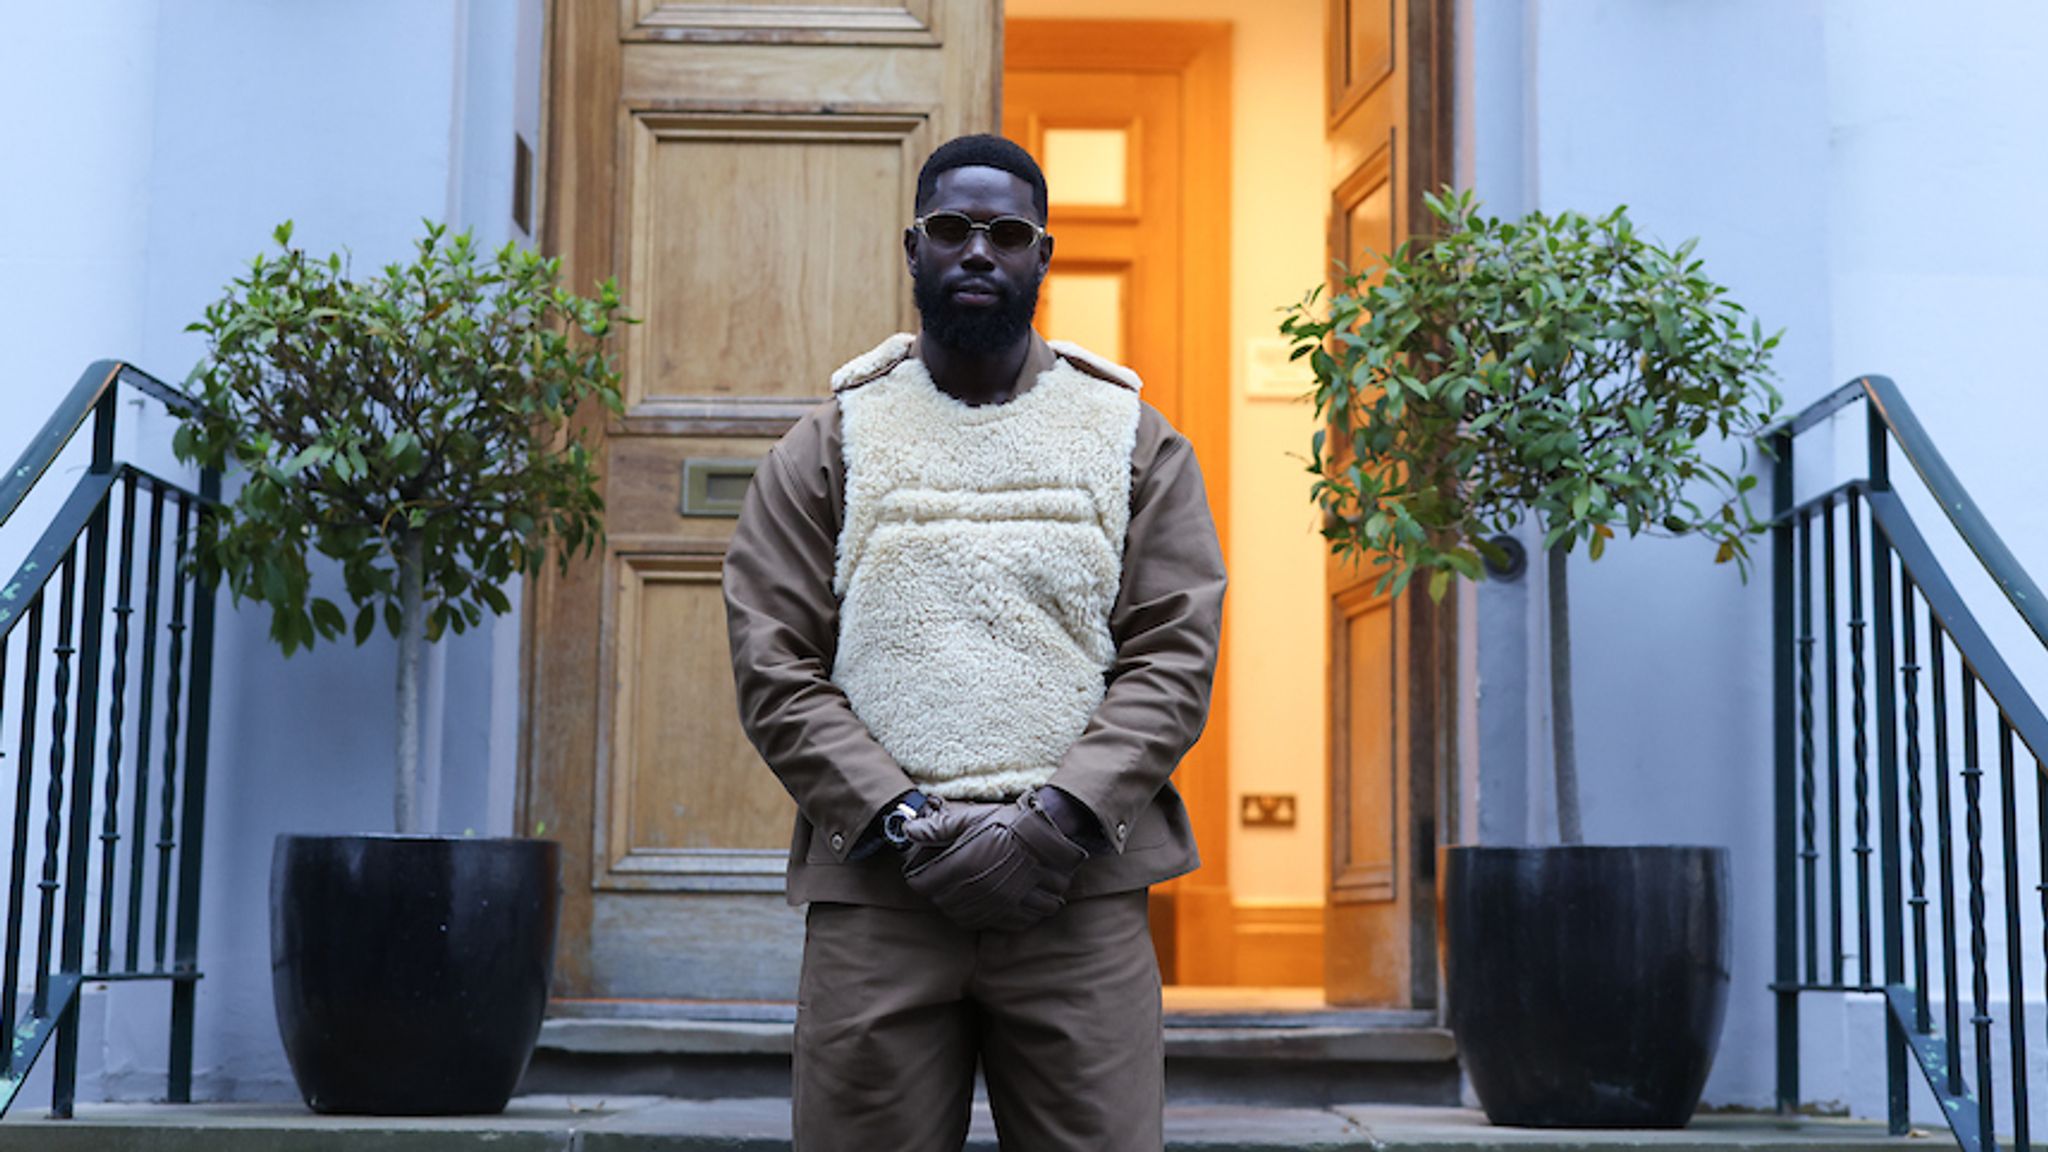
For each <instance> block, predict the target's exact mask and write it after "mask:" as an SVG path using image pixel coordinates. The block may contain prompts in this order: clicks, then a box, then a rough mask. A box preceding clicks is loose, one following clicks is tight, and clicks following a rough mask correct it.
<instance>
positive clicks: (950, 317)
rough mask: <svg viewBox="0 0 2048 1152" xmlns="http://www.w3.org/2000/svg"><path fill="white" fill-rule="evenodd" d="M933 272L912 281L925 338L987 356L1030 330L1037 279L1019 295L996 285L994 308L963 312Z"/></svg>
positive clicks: (966, 309) (1035, 307) (968, 352)
mask: <svg viewBox="0 0 2048 1152" xmlns="http://www.w3.org/2000/svg"><path fill="white" fill-rule="evenodd" d="M939 279H940V278H939V275H938V273H937V271H936V270H933V271H931V272H925V271H920V272H919V273H918V274H917V275H916V276H915V277H914V278H913V279H912V281H911V294H912V296H913V297H914V298H915V299H916V301H917V312H918V315H919V316H920V317H922V318H923V320H924V334H925V336H927V337H929V338H930V339H931V340H933V341H935V342H936V343H938V344H940V345H943V346H944V347H946V348H947V349H949V350H951V351H954V352H963V353H966V354H967V355H970V356H987V355H991V354H993V353H996V352H1001V351H1003V350H1004V349H1006V348H1009V347H1011V346H1013V345H1015V344H1016V343H1017V341H1019V340H1021V339H1023V338H1024V334H1025V333H1026V332H1029V331H1030V330H1031V318H1032V316H1034V315H1036V314H1037V312H1038V279H1037V278H1036V277H1034V278H1033V279H1032V280H1031V282H1030V283H1029V284H1026V285H1024V288H1023V290H1022V291H1012V290H1011V289H1009V288H1007V287H1004V286H1001V285H998V286H997V288H996V291H997V293H998V295H997V299H996V306H995V307H993V308H962V307H960V306H958V305H956V304H954V303H953V301H952V299H951V298H950V297H948V296H947V295H946V291H945V289H944V288H943V287H942V286H941V285H940V283H939Z"/></svg>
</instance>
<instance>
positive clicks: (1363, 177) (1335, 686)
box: [1323, 0, 1455, 1008]
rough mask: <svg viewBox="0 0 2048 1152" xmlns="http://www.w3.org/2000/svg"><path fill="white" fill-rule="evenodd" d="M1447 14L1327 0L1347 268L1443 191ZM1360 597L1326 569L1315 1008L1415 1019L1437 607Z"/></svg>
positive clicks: (1430, 872)
mask: <svg viewBox="0 0 2048 1152" xmlns="http://www.w3.org/2000/svg"><path fill="white" fill-rule="evenodd" d="M1451 7H1452V6H1451V5H1447V4H1442V3H1438V2H1437V0H1329V7H1328V14H1329V15H1328V24H1327V33H1328V53H1329V55H1328V75H1329V105H1328V110H1329V127H1328V132H1329V140H1330V146H1331V147H1330V152H1331V159H1332V163H1331V198H1330V232H1329V236H1330V240H1329V252H1330V256H1331V258H1332V259H1334V260H1339V261H1342V262H1343V264H1344V265H1345V266H1346V267H1348V268H1365V267H1369V266H1370V265H1371V264H1372V263H1373V262H1374V256H1375V254H1376V253H1384V252H1388V251H1391V250H1392V249H1393V247H1394V246H1395V245H1396V244H1398V243H1400V242H1401V241H1402V240H1404V239H1406V238H1407V237H1408V236H1409V235H1411V234H1412V233H1413V232H1414V230H1416V229H1418V228H1421V227H1424V226H1425V225H1426V221H1427V220H1428V216H1427V213H1426V211H1425V210H1424V208H1423V206H1422V194H1423V193H1424V192H1425V191H1429V190H1432V189H1434V188H1435V187H1437V186H1438V185H1440V184H1442V183H1445V182H1446V181H1448V180H1449V179H1450V176H1451V171H1452V169H1451V159H1452V156H1451V138H1450V125H1451V123H1452V121H1451V118H1450V107H1449V99H1448V96H1449V93H1450V91H1451V66H1452V59H1453V58H1452V45H1453V43H1454V42H1453V40H1452V38H1451V29H1450V27H1449V16H1450V10H1451ZM1375 583H1376V570H1372V569H1369V568H1367V567H1364V566H1361V565H1358V564H1356V563H1354V562H1350V561H1343V560H1339V559H1337V558H1335V557H1332V558H1331V561H1330V563H1329V567H1328V578H1327V585H1326V586H1327V589H1328V594H1329V621H1330V798H1331V804H1330V883H1329V894H1328V906H1327V910H1326V912H1325V920H1324V936H1323V940H1324V981H1325V995H1326V996H1327V998H1328V999H1329V1001H1330V1002H1331V1003H1333V1004H1347V1005H1376V1006H1386V1007H1418V1008H1419V1007H1429V1006H1433V1005H1434V1004H1435V1003H1436V988H1437V969H1436V899H1435V885H1436V845H1437V835H1436V820H1437V813H1438V811H1439V808H1440V805H1439V803H1438V795H1437V790H1438V788H1439V786H1440V783H1441V782H1442V781H1445V780H1448V779H1450V778H1451V773H1450V771H1449V765H1448V764H1447V763H1446V760H1447V758H1448V756H1449V754H1450V750H1451V748H1452V747H1453V745H1452V743H1451V735H1452V734H1451V733H1450V731H1449V730H1448V728H1449V725H1450V723H1451V721H1452V716H1453V715H1454V713H1452V712H1450V711H1447V710H1446V709H1445V707H1444V702H1445V700H1446V699H1447V691H1446V686H1447V684H1448V683H1449V682H1450V680H1451V669H1450V666H1449V661H1450V659H1451V656H1452V653H1453V652H1454V651H1455V648H1454V646H1453V645H1451V644H1450V643H1449V642H1448V641H1447V640H1446V639H1445V636H1446V633H1447V630H1448V629H1451V628H1453V623H1452V621H1451V619H1450V608H1451V606H1452V602H1451V601H1449V600H1446V601H1445V603H1444V604H1443V605H1440V606H1439V605H1432V604H1430V603H1429V600H1428V597H1427V596H1424V595H1420V594H1404V595H1402V596H1401V597H1399V598H1394V597H1388V596H1382V595H1378V594H1376V593H1375V591H1374V585H1375Z"/></svg>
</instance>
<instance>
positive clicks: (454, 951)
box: [175, 223, 623, 1114]
mask: <svg viewBox="0 0 2048 1152" xmlns="http://www.w3.org/2000/svg"><path fill="white" fill-rule="evenodd" d="M275 239H276V242H277V244H278V246H279V248H280V249H282V251H281V253H279V254H277V255H275V256H273V257H270V258H266V257H262V256H259V257H257V259H256V260H255V261H254V262H253V263H252V264H251V266H250V268H249V271H248V273H247V275H245V276H243V277H241V278H239V279H237V280H235V281H233V283H232V284H231V285H230V286H229V287H228V289H227V291H226V293H225V295H223V296H222V298H221V299H220V300H218V301H217V302H216V303H214V304H212V305H211V306H209V307H208V308H207V309H206V312H205V316H204V318H203V319H202V320H200V321H199V322H197V323H195V324H193V325H191V327H190V330H191V331H196V332H199V333H201V334H203V335H204V336H205V338H206V341H207V345H208V352H207V356H206V358H205V359H204V360H203V361H202V362H201V363H200V364H199V366H198V367H197V368H195V369H194V371H193V377H192V383H193V386H194V390H195V391H196V393H197V396H196V399H197V400H198V401H199V407H198V409H197V410H196V411H195V412H194V413H192V414H191V415H189V416H187V417H185V418H184V419H183V420H182V421H181V423H180V426H179V428H178V430H177V434H176V439H175V447H176V450H177V452H178V454H179V456H180V457H181V458H182V459H184V460H187V461H190V462H193V463H197V464H200V465H203V466H206V467H211V468H219V469H222V470H224V471H226V470H230V469H235V470H237V471H239V474H240V475H241V476H242V479H243V482H242V484H241V486H240V489H239V490H238V491H237V492H236V493H235V495H234V496H233V498H232V499H231V500H229V501H228V502H227V503H226V505H225V506H224V507H223V508H222V509H221V510H220V515H219V516H218V517H215V518H209V519H206V520H204V521H202V525H203V528H202V534H201V538H200V540H199V542H198V544H197V545H196V547H195V554H194V560H195V562H196V564H197V567H198V570H199V572H200V574H201V575H202V577H203V578H205V579H207V580H208V581H212V582H218V581H222V580H224V581H226V583H227V585H228V587H229V588H230V589H231V590H232V592H233V594H234V596H235V597H236V599H237V600H241V599H248V600H252V601H257V602H260V603H263V604H265V605H267V606H268V607H269V609H270V635H271V638H272V639H273V640H275V641H276V642H277V644H278V646H279V647H280V648H282V649H283V651H284V652H285V654H286V655H287V656H289V655H290V654H291V653H293V652H296V651H298V650H299V649H302V648H311V647H312V646H313V645H314V644H315V643H316V642H317V641H321V640H335V639H337V638H339V637H342V636H345V635H352V636H353V637H354V639H355V641H356V643H357V644H359V645H360V644H362V643H364V642H365V641H367V640H368V639H369V638H370V636H371V635H372V634H374V633H375V632H376V631H377V629H378V628H379V627H380V626H381V627H383V628H384V629H385V630H387V631H388V632H389V633H390V634H392V635H393V636H395V637H396V638H397V640H398V670H397V697H396V707H397V725H396V730H397V740H396V747H395V748H394V750H393V762H394V765H395V768H396V775H395V787H394V789H393V795H394V812H393V827H394V829H395V831H396V832H397V835H395V836H390V835H383V836H293V835H286V836H280V837H279V838H278V841H277V845H276V849H275V852H274V855H273V859H272V869H271V954H272V968H273V983H274V989H275V995H276V1001H277V1012H278V1024H279V1028H280V1030H281V1031H282V1033H283V1038H284V1044H285V1051H286V1054H287V1055H288V1057H289V1058H290V1061H291V1066H292V1071H293V1075H294V1077H295V1078H296V1079H297V1081H298V1084H299V1088H300V1091H301V1093H302V1094H303V1095H304V1097H305V1099H306V1102H307V1104H308V1105H309V1106H311V1107H312V1108H314V1109H315V1110H316V1111H322V1112H368V1113H380V1114H452V1113H465V1112H468V1113H478V1112H497V1111H500V1110H502V1109H503V1108H504V1106H505V1103H506V1100H507V1099H508V1098H509V1096H510V1095H511V1092H512V1090H513V1088H514V1086H515V1085H516V1084H517V1082H518V1079H519V1076H520V1074H521V1073H522V1072H523V1071H524V1069H525V1066H526V1061H527V1059H528V1057H529V1056H530V1055H531V1053H532V1049H533V1044H534V1041H535V1039H536V1037H537V1036H538V1033H539V1028H540V1021H541V1014H542V1011H543V1009H544V1008H545V1005H546V1000H547V987H548V980H549V976H550V969H551V965H552V959H553V956H554V930H555V920H556V915H557V909H558V903H559V895H560V892H559V889H560V878H559V848H558V846H557V845H556V844H555V843H554V842H552V841H545V840H538V839H535V840H527V839H518V838H512V839H489V838H474V837H462V838H449V837H436V836H426V835H421V834H420V833H422V832H423V831H426V830H425V829H423V828H422V827H421V819H420V804H419V795H420V784H419V775H420V773H419V766H420V749H419V713H420V689H421V683H420V666H421V658H422V653H423V649H424V646H425V645H426V644H429V643H432V642H434V641H436V640H437V639H439V638H440V637H442V636H444V635H446V634H448V633H449V632H457V633H460V632H462V631H464V630H466V629H468V628H470V627H474V626H476V625H478V624H480V623H481V622H482V621H483V619H484V615H485V613H487V612H488V613H492V614H496V613H502V612H504V611H506V610H507V609H508V608H509V607H510V604H509V603H508V601H507V598H506V596H505V594H504V592H503V591H502V590H501V585H502V584H504V583H505V582H506V581H508V580H510V579H512V578H513V577H515V576H517V575H519V574H522V573H531V572H534V571H537V570H538V569H539V567H540V565H541V564H542V563H543V561H544V558H545V557H546V555H547V554H548V551H549V550H550V548H551V547H556V546H558V547H559V552H560V558H561V561H562V563H563V564H565V565H566V564H567V563H568V561H569V558H570V556H571V554H573V553H575V552H577V551H578V550H582V551H583V552H586V553H587V552H588V551H589V550H590V549H591V547H592V546H593V544H594V543H595V541H596V540H597V539H598V537H599V535H600V534H601V532H602V519H601V517H602V508H603V504H602V499H601V497H600V494H599V489H598V484H597V476H596V472H595V469H594V467H593V462H592V460H591V458H590V456H589V455H588V453H587V452H586V450H585V448H584V446H583V445H582V443H581V442H580V441H579V439H578V437H577V436H576V434H575V432H574V431H573V428H572V426H571V423H570V422H571V420H572V418H573V417H574V415H575V413H576V412H577V410H578V408H579V406H581V405H582V404H584V403H585V402H588V401H596V402H598V403H601V404H603V405H605V406H606V407H608V408H610V409H612V410H615V411H616V410H617V409H618V408H619V406H620V401H619V394H618V375H617V373H616V371H615V370H614V368H613V366H612V363H611V361H610V360H609V359H608V358H607V356H606V354H605V351H604V349H605V346H606V340H607V337H608V336H609V334H610V333H611V331H612V327H613V325H614V324H615V323H617V322H620V321H621V320H622V319H623V317H622V316H621V315H620V312H619V307H620V305H619V300H618V296H617V292H616V290H615V288H614V286H613V285H612V284H611V283H609V282H607V283H605V284H603V285H600V287H599V289H598V293H597V295H596V297H595V298H584V297H580V296H577V295H575V294H573V293H571V292H568V291H566V290H564V289H563V288H561V287H559V286H558V283H557V281H558V277H559V266H558V264H557V262H556V261H553V260H547V259H543V258H541V257H540V256H539V255H537V254H534V253H532V252H528V251H524V250H521V249H519V248H517V247H514V246H511V245H507V246H506V247H505V248H503V249H501V250H499V251H498V252H497V253H496V254H495V255H493V256H489V257H485V256H482V255H480V254H479V253H478V251H477V250H476V248H475V246H474V245H473V244H472V242H471V240H470V238H469V236H468V235H466V234H464V235H455V236H450V235H449V234H448V232H447V230H446V229H445V228H443V227H440V226H436V225H433V224H431V223H429V224H428V225H427V230H426V235H425V236H424V237H423V238H421V239H420V240H419V241H418V242H417V243H416V246H415V252H414V257H413V259H412V260H411V261H410V262H408V263H395V264H392V265H390V266H388V267H386V268H384V269H383V271H382V274H381V275H378V276H374V277H371V278H368V279H364V280H357V279H354V278H352V276H351V275H350V272H349V269H348V267H347V265H346V264H345V262H344V261H343V260H342V259H341V258H340V257H339V256H329V257H326V258H324V259H322V258H316V257H311V256H308V255H307V254H306V253H305V252H304V251H302V250H300V249H297V248H294V247H293V246H292V243H291V240H292V229H291V225H290V224H289V223H287V224H285V225H283V226H281V227H279V228H278V229H277V232H276V236H275ZM315 552H317V553H319V554H320V555H323V556H326V557H328V558H329V559H330V560H331V561H334V562H338V564H339V568H340V574H341V583H342V585H343V591H344V593H345V598H346V600H347V601H348V602H349V603H350V604H351V605H352V606H353V610H354V611H353V618H352V619H351V617H350V616H349V615H348V614H345V613H344V611H343V610H342V608H341V606H340V605H338V604H337V603H335V602H334V600H331V599H329V598H327V596H325V595H322V594H321V593H320V591H319V590H318V589H316V587H315V580H314V573H313V570H312V566H311V563H310V561H311V557H312V554H313V553H315Z"/></svg>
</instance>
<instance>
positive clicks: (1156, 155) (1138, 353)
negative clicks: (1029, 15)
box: [1003, 20, 1233, 984]
mask: <svg viewBox="0 0 2048 1152" xmlns="http://www.w3.org/2000/svg"><path fill="white" fill-rule="evenodd" d="M1005 53H1006V57H1005V61H1004V73H1003V134H1004V135H1006V136H1008V137H1010V138H1011V139H1012V140H1015V141H1017V142H1018V143H1020V144H1022V145H1024V147H1025V148H1027V149H1029V150H1030V151H1031V153H1032V155H1034V156H1036V157H1037V158H1038V160H1039V163H1040V164H1041V165H1042V166H1043V167H1044V168H1045V171H1046V179H1047V183H1048V184H1049V185H1050V191H1051V197H1050V199H1051V215H1050V219H1049V221H1048V225H1049V228H1050V230H1051V232H1052V234H1053V236H1054V243H1055V247H1054V249H1053V261H1052V270H1051V271H1050V272H1049V273H1048V274H1047V276H1046V279H1045V284H1044V286H1043V287H1042V288H1041V290H1040V295H1039V311H1038V326H1039V329H1040V331H1042V332H1044V333H1045V335H1046V336H1048V337H1050V338H1052V339H1056V340H1072V341H1074V342H1075V343H1077V344H1080V345H1081V346H1082V347H1085V348H1088V349H1089V350H1091V351H1094V352H1098V353H1101V354H1102V355H1104V356H1107V357H1109V358H1110V359H1112V360H1116V361H1119V362H1121V363H1124V364H1128V365H1129V366H1130V367H1131V368H1133V369H1135V370H1136V371H1137V373H1138V375H1139V376H1140V377H1142V378H1143V379H1144V381H1145V400H1146V402H1147V403H1149V404H1151V405H1152V406H1153V407H1155V408H1157V409H1159V411H1160V412H1161V414H1163V415H1164V416H1165V417H1166V418H1167V419H1168V420H1169V421H1171V422H1172V423H1173V425H1174V426H1175V427H1176V428H1179V429H1180V430H1181V431H1182V432H1183V433H1184V434H1185V435H1186V436H1187V437H1188V439H1189V441H1190V442H1191V443H1193V444H1194V446H1195V453H1196V456H1197V457H1198V458H1199V459H1200V460H1201V463H1202V472H1203V477H1204V479H1205V480H1206V482H1207V484H1208V488H1209V500H1210V510H1211V514H1212V515H1213V516H1214V517H1215V519H1216V527H1217V531H1218V532H1219V534H1222V535H1223V536H1224V540H1225V543H1226V546H1227V544H1228V528H1229V521H1228V518H1227V515H1226V513H1227V511H1228V505H1229V500H1228V495H1229V477H1230V471H1229V460H1230V438H1229V432H1230V394H1229V388H1230V370H1229V359H1228V356H1229V343H1228V341H1229V320H1228V309H1229V302H1230V275H1229V269H1228V258H1229V235H1230V232H1229V227H1230V222H1229V202H1228V188H1229V181H1230V143H1229V123H1230V28H1229V26H1228V25H1225V24H1212V23H1192V22H1187V23H1183V22H1171V23H1169V22H1150V21H1146V22H1128V21H1094V20H1090V21H1062V20H1013V21H1011V22H1010V24H1009V26H1008V29H1007V31H1006V33H1005ZM1225 652H1226V655H1227V652H1228V643H1227V640H1226V644H1225ZM1223 681H1224V677H1223V675H1222V674H1221V672H1220V670H1219V674H1218V676H1217V688H1216V693H1215V696H1214V699H1213V701H1212V703H1211V706H1210V713H1209V725H1208V727H1207V729H1206V730H1205V731H1204V733H1203V735H1202V739H1201V741H1200V742H1199V743H1197V744H1196V745H1195V748H1194V750H1193V751H1191V752H1190V753H1189V754H1188V757H1187V759H1186V760H1184V761H1182V763H1181V766H1180V768H1179V769H1178V771H1177V772H1176V773H1175V775H1174V782H1175V785H1176V786H1177V787H1178V788H1179V789H1180V791H1181V793H1182V795H1183V798H1184V799H1185V800H1186V801H1187V805H1188V811H1189V815H1190V817H1191V819H1192V820H1193V823H1194V828H1195V837H1196V841H1197V843H1198V844H1199V846H1200V848H1201V853H1202V867H1201V869H1200V870H1199V871H1197V872H1196V873H1194V874H1193V875H1191V876H1187V877H1183V878H1181V879H1180V880H1176V881H1174V882H1172V883H1170V884H1165V885H1161V886H1160V887H1159V888H1157V889H1155V890H1154V892H1153V896H1152V913H1153V941H1154V943H1155V944H1156V945H1157V946H1158V951H1159V958H1160V969H1161V972H1162V974H1163V975H1164V976H1165V978H1166V980H1167V981H1168V982H1169V983H1182V984H1227V983H1230V982H1231V976H1232V971H1233V969H1232V956H1231V939H1232V935H1231V927H1232V925H1231V919H1230V911H1231V906H1230V880H1229V878H1230V861H1229V855H1228V852H1229V844H1230V836H1229V833H1230V826H1229V824H1228V819H1229V814H1230V803H1229V797H1230V773H1229V766H1228V762H1227V759H1226V756H1227V749H1228V747H1229V738H1228V707H1227V701H1226V699H1225V693H1224V691H1223Z"/></svg>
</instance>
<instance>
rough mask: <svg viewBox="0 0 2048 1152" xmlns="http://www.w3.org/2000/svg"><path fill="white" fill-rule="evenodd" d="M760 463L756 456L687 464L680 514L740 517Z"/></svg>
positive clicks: (689, 461) (684, 468) (698, 461)
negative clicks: (748, 489) (742, 505)
mask: <svg viewBox="0 0 2048 1152" xmlns="http://www.w3.org/2000/svg"><path fill="white" fill-rule="evenodd" d="M760 463H761V461H760V458H759V457H755V456H742V457H738V458H725V459H697V460H685V461H683V502H682V507H681V508H679V509H678V510H677V511H678V512H680V513H681V514H682V515H684V516H722V517H727V518H731V517H735V516H738V515H739V514H740V505H741V504H742V503H743V502H744V501H745V500H746V498H747V485H749V484H751V483H753V480H754V469H755V467H756V466H758V465H759V464H760Z"/></svg>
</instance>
